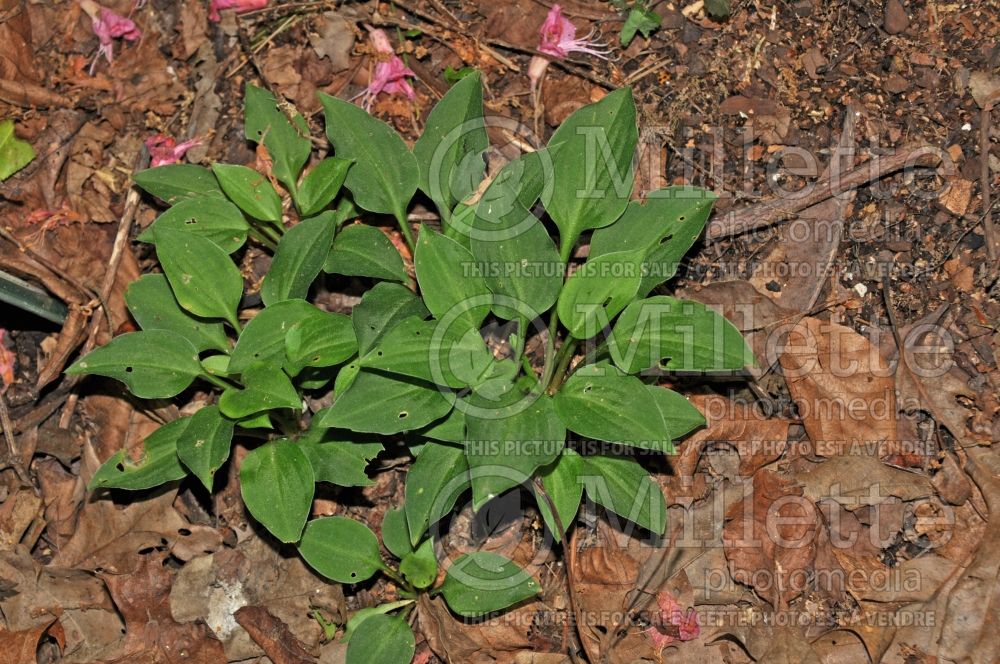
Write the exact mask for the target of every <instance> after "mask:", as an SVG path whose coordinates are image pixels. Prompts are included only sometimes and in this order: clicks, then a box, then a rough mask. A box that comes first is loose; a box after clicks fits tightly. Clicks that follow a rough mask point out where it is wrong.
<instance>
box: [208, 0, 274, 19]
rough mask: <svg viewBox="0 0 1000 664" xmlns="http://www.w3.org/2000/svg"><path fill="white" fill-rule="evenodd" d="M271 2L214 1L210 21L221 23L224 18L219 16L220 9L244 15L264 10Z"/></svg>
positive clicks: (210, 8) (246, 0)
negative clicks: (256, 10)
mask: <svg viewBox="0 0 1000 664" xmlns="http://www.w3.org/2000/svg"><path fill="white" fill-rule="evenodd" d="M269 1H270V0H212V2H211V4H210V5H209V7H208V20H210V21H215V22H218V21H221V20H222V16H220V15H219V10H220V9H232V10H233V11H235V12H236V13H237V14H243V13H245V12H252V11H254V10H255V9H263V8H264V7H267V3H268V2H269Z"/></svg>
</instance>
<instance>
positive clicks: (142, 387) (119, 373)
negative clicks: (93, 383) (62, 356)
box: [66, 330, 202, 399]
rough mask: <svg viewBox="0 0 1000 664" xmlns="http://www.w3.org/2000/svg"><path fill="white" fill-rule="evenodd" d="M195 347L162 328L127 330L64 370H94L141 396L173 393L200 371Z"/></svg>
mask: <svg viewBox="0 0 1000 664" xmlns="http://www.w3.org/2000/svg"><path fill="white" fill-rule="evenodd" d="M201 372H202V371H201V363H200V362H198V350H197V349H196V348H195V347H194V346H192V345H191V342H190V341H188V340H187V339H185V338H184V337H182V336H180V335H179V334H175V333H173V332H168V331H166V330H148V331H144V332H129V333H128V334H122V335H121V336H117V337H115V338H114V339H112V340H111V341H109V342H108V343H107V344H106V345H104V346H101V347H100V348H95V349H94V350H92V351H90V352H89V353H87V354H86V355H85V356H83V357H82V358H80V359H79V360H77V361H76V362H75V363H74V364H73V365H72V366H71V367H69V368H68V369H66V373H68V374H98V375H100V376H107V377H108V378H114V379H115V380H118V381H121V382H122V383H125V386H126V387H128V390H129V392H131V393H132V394H134V395H135V396H137V397H139V398H141V399H169V398H170V397H173V396H177V395H178V394H180V393H181V392H183V391H184V390H186V389H187V388H188V386H189V385H190V384H191V383H192V382H193V381H194V379H195V378H196V377H197V376H198V375H200V374H201Z"/></svg>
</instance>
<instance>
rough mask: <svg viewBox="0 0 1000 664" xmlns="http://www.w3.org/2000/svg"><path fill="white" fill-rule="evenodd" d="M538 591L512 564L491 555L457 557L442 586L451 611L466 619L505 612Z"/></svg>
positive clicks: (515, 565)
mask: <svg viewBox="0 0 1000 664" xmlns="http://www.w3.org/2000/svg"><path fill="white" fill-rule="evenodd" d="M539 590H540V588H539V585H538V582H537V581H535V580H534V579H533V578H532V577H531V575H530V574H528V573H527V572H525V571H524V570H523V569H521V568H520V567H518V566H517V564H516V563H515V562H514V561H512V560H510V559H509V558H506V557H504V556H501V555H499V554H496V553H492V552H490V551H474V552H472V553H467V554H465V555H462V556H459V557H458V558H457V559H456V560H455V562H454V563H452V565H451V567H449V568H448V573H447V575H446V576H445V578H444V583H442V584H441V594H442V595H444V600H445V601H446V602H447V603H448V606H449V607H450V608H451V610H452V611H454V612H455V613H457V614H458V615H460V616H465V617H467V618H477V617H479V616H484V615H486V614H487V613H492V612H494V611H500V610H501V609H506V608H507V607H509V606H511V605H513V604H517V603H518V602H521V601H523V600H526V599H528V598H530V597H533V596H534V595H536V594H538V591H539Z"/></svg>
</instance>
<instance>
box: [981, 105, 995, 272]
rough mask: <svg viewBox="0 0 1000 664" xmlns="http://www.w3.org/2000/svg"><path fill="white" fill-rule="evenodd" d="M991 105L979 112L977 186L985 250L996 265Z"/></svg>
mask: <svg viewBox="0 0 1000 664" xmlns="http://www.w3.org/2000/svg"><path fill="white" fill-rule="evenodd" d="M992 113H993V107H992V106H986V107H985V108H983V110H982V111H981V112H980V114H979V188H980V189H981V190H982V195H983V232H984V233H985V234H986V251H987V252H988V253H989V256H990V262H991V263H992V264H993V266H994V267H996V262H997V259H998V258H1000V235H997V229H996V226H994V225H993V211H992V209H991V207H992V206H991V204H990V121H991V120H992Z"/></svg>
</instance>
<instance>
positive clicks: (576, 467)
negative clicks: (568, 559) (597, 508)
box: [535, 450, 583, 542]
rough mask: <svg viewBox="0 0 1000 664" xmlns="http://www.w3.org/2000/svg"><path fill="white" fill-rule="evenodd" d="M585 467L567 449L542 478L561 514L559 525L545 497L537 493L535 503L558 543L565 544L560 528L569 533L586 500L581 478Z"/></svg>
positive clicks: (546, 491)
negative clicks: (582, 503)
mask: <svg viewBox="0 0 1000 664" xmlns="http://www.w3.org/2000/svg"><path fill="white" fill-rule="evenodd" d="M582 468H583V466H582V464H581V462H580V455H579V454H570V453H567V452H566V451H565V450H564V451H563V453H562V454H560V455H559V458H558V459H556V461H555V463H551V464H549V465H548V466H546V467H545V468H543V469H542V470H541V471H540V472H539V475H540V477H541V480H542V488H544V489H545V493H547V494H548V496H549V498H551V499H552V504H553V505H555V508H556V513H557V514H558V515H559V524H557V523H556V520H555V518H553V516H552V510H551V509H550V508H549V502H548V501H547V500H545V497H544V496H541V495H538V491H537V489H536V490H535V500H536V502H537V503H538V510H539V511H540V512H541V513H542V519H543V520H544V521H545V524H546V525H547V526H548V527H549V532H550V533H552V536H553V537H554V538H555V540H556V541H557V542H559V541H562V535H561V534H560V533H559V528H558V525H560V524H561V525H562V527H563V528H564V529H565V530H566V531H569V529H570V528H571V527H572V526H573V522H574V520H575V519H576V513H577V512H578V511H579V509H580V501H581V500H583V483H582V482H581V481H580V480H579V479H578V478H579V477H580V475H581V471H582Z"/></svg>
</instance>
